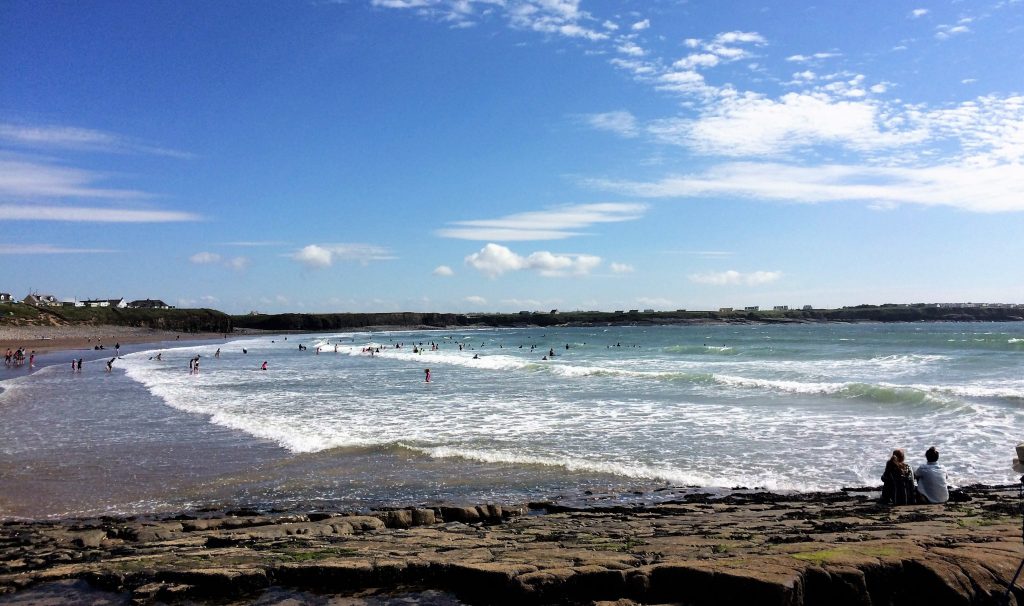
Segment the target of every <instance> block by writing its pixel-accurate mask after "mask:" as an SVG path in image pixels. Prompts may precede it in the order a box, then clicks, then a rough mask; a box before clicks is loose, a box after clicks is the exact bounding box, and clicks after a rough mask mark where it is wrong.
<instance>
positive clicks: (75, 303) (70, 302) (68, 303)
mask: <svg viewBox="0 0 1024 606" xmlns="http://www.w3.org/2000/svg"><path fill="white" fill-rule="evenodd" d="M61 305H63V306H64V307H85V303H82V302H81V301H79V300H77V299H64V300H63V301H61Z"/></svg>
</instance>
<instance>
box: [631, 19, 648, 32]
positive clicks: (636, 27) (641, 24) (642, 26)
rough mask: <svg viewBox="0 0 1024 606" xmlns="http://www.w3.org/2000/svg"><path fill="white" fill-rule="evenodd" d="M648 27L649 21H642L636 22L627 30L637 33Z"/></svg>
mask: <svg viewBox="0 0 1024 606" xmlns="http://www.w3.org/2000/svg"><path fill="white" fill-rule="evenodd" d="M650 26H651V20H650V19H644V20H642V21H637V22H636V23H634V24H633V25H631V26H629V28H630V29H631V30H633V31H634V32H639V31H643V30H645V29H647V28H648V27H650Z"/></svg>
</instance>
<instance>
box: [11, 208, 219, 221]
mask: <svg viewBox="0 0 1024 606" xmlns="http://www.w3.org/2000/svg"><path fill="white" fill-rule="evenodd" d="M198 220H200V217H199V216H198V215H193V214H191V213H183V212H176V211H160V210H130V209H116V208H91V207H80V206H38V205H15V204H0V221H69V222H78V223H170V222H178V221H198Z"/></svg>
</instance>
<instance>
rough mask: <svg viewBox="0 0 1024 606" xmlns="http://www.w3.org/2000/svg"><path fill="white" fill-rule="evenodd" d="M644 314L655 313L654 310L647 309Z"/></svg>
mask: <svg viewBox="0 0 1024 606" xmlns="http://www.w3.org/2000/svg"><path fill="white" fill-rule="evenodd" d="M644 313H645V314H653V313H654V310H653V309H645V310H644Z"/></svg>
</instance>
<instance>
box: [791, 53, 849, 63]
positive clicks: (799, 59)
mask: <svg viewBox="0 0 1024 606" xmlns="http://www.w3.org/2000/svg"><path fill="white" fill-rule="evenodd" d="M839 56H841V55H840V54H839V53H814V54H813V55H790V56H789V57H786V61H792V62H795V63H806V62H808V61H814V60H821V59H831V58H832V57H839Z"/></svg>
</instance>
